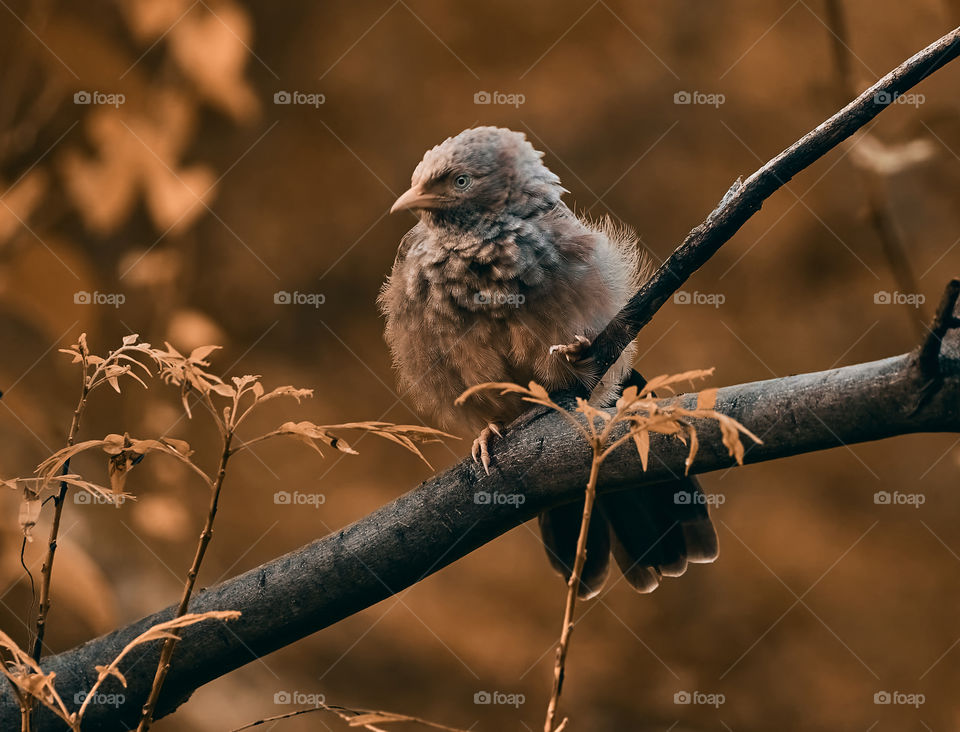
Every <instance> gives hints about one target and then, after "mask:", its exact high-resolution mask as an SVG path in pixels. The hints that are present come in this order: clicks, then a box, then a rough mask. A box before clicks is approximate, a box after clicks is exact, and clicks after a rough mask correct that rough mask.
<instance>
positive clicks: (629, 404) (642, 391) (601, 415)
mask: <svg viewBox="0 0 960 732" xmlns="http://www.w3.org/2000/svg"><path fill="white" fill-rule="evenodd" d="M712 374H713V369H706V370H696V371H686V372H684V373H681V374H674V375H667V374H663V375H661V376H657V377H656V378H654V379H651V380H650V381H648V382H647V383H646V384H644V386H643V387H642V388H639V389H638V388H637V387H636V386H631V387H628V388H626V389H624V390H623V394H622V395H621V396H620V398H619V399H618V400H617V403H616V405H615V407H614V410H613V412H612V413H611V412H608V411H605V410H603V409H599V408H597V407H595V406H594V405H592V404H590V402H589V401H587V400H586V399H582V398H578V399H577V402H576V408H575V410H574V411H573V412H571V411H569V410H567V409H564V408H563V407H561V406H560V405H559V404H557V403H556V402H554V401H553V400H552V399H551V398H550V395H549V394H548V393H547V390H546V389H544V388H543V387H542V386H540V385H539V384H537V383H536V382H534V381H531V382H530V383H529V384H528V385H527V386H525V387H524V386H520V385H519V384H513V383H510V382H490V383H485V384H478V385H477V386H474V387H471V388H470V389H467V390H466V391H465V392H464V393H463V394H461V395H460V396H459V397H458V398H457V404H463V403H464V402H465V401H466V400H467V399H469V398H470V397H471V396H473V395H475V394H478V393H481V392H484V391H491V390H497V391H499V392H500V394H501V395H505V394H516V395H519V396H520V398H521V399H522V400H523V401H525V402H529V403H531V404H538V405H540V406H543V407H547V408H548V409H552V410H554V411H556V412H558V413H559V414H560V415H561V416H563V418H564V419H565V420H566V421H567V422H569V423H570V424H571V425H572V426H573V428H574V429H575V430H576V431H577V432H578V433H579V434H580V435H581V436H582V437H583V438H584V439H585V440H586V441H587V443H588V444H589V445H590V448H591V450H592V453H593V455H592V461H591V465H590V477H589V479H588V481H587V486H586V491H585V494H584V502H583V516H582V520H581V523H580V534H579V537H578V539H577V550H576V557H575V559H574V563H573V567H572V569H571V571H570V577H569V579H568V582H567V597H566V602H565V604H564V611H563V619H562V622H561V632H560V641H559V643H558V645H557V653H556V659H555V662H554V677H553V689H552V691H551V694H550V700H549V702H548V704H547V715H546V720H545V722H544V731H545V732H562V731H563V730H564V729H565V728H566V726H567V722H568V721H569V720H568V719H567V718H564V719H563V720H562V721H561V722H560V723H559V724H558V725H556V726H554V722H555V720H556V716H557V708H558V706H559V702H560V692H561V689H562V687H563V679H564V675H565V667H566V658H567V651H568V650H569V647H570V637H571V633H572V631H573V627H574V610H575V607H576V602H577V588H578V587H579V585H580V577H581V573H582V571H583V567H584V564H585V562H586V556H587V534H588V532H589V530H590V521H591V515H592V512H593V506H594V502H595V500H596V495H597V480H598V473H599V470H600V465H601V464H602V463H603V461H604V459H605V458H606V457H608V456H609V455H610V454H611V453H612V452H613V451H614V450H616V449H617V448H618V447H619V446H620V445H622V444H623V443H625V442H627V441H632V442H633V443H634V445H635V446H636V448H637V453H638V454H639V456H640V462H641V464H642V466H643V469H644V470H646V469H647V463H648V461H649V458H650V434H651V433H656V434H662V435H670V436H673V437H676V438H677V439H679V440H680V441H681V442H683V444H685V445H687V446H688V448H689V449H688V452H687V457H686V460H685V473H689V472H690V466H691V465H692V464H693V459H694V458H695V457H696V455H697V450H698V448H699V445H700V443H699V438H698V434H697V427H696V424H695V423H694V422H693V420H695V419H711V420H714V421H716V422H717V424H718V425H719V427H720V431H721V435H722V438H723V444H724V446H725V447H726V448H727V451H728V452H729V454H730V456H731V457H732V458H734V459H735V460H736V461H737V463H738V464H743V455H744V448H743V443H742V442H741V440H740V435H741V434H743V435H746V436H747V437H749V438H751V439H752V440H753V441H754V442H757V443H759V442H761V440H760V438H759V437H757V436H756V435H754V434H753V433H752V432H751V431H750V430H748V429H747V428H746V427H744V426H743V425H742V424H740V423H739V422H738V421H737V420H735V419H733V418H731V417H729V416H727V415H725V414H723V413H722V412H718V411H717V410H716V409H714V407H715V406H716V401H717V390H716V389H707V390H704V391H701V392H699V393H698V394H697V403H696V406H695V407H694V408H693V409H688V408H686V407H683V406H682V405H681V404H679V403H678V401H677V400H669V401H666V402H663V401H660V400H658V399H657V398H656V397H655V393H656V390H658V389H663V390H666V391H669V392H670V393H675V392H674V386H675V385H676V384H679V383H684V382H689V383H690V384H691V386H692V385H693V383H694V380H695V379H702V378H704V377H707V376H711V375H712Z"/></svg>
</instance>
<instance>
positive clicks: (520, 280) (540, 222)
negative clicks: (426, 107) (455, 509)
mask: <svg viewBox="0 0 960 732" xmlns="http://www.w3.org/2000/svg"><path fill="white" fill-rule="evenodd" d="M542 158H543V153H540V152H537V151H536V150H535V149H534V148H533V146H532V145H531V144H530V143H529V142H528V141H527V139H526V137H525V136H524V135H523V134H522V133H520V132H514V131H512V130H508V129H503V128H497V127H476V128H472V129H467V130H464V131H463V132H461V133H460V134H459V135H457V136H456V137H451V138H448V139H447V140H445V141H444V142H442V143H441V144H439V145H437V146H436V147H434V148H432V149H431V150H428V151H427V152H426V154H425V155H424V157H423V160H422V161H421V162H420V164H419V165H417V167H416V169H415V170H414V172H413V178H412V181H411V187H410V189H409V190H408V191H407V192H406V193H404V194H403V195H402V196H400V198H398V199H397V201H396V202H395V203H394V204H393V207H392V208H391V209H390V210H391V212H395V211H401V210H407V209H409V210H412V211H415V212H416V213H417V215H418V217H419V219H420V220H419V223H417V224H416V226H414V227H413V228H412V229H411V230H410V231H409V232H407V234H406V235H405V236H404V237H403V240H402V241H401V243H400V247H399V250H398V252H397V258H396V260H395V262H394V264H393V271H392V273H391V274H390V276H389V278H388V279H387V281H386V283H385V284H384V286H383V289H382V291H381V293H380V297H379V304H380V307H381V309H382V311H383V313H384V315H385V316H386V330H385V334H384V337H385V338H386V341H387V343H388V344H389V346H390V349H391V351H392V353H393V360H394V364H395V366H396V368H397V371H398V373H399V382H400V386H401V390H402V393H405V394H408V395H412V397H413V399H414V401H415V403H416V406H417V408H418V409H419V410H421V411H422V412H423V413H425V414H426V415H429V417H431V418H433V419H435V420H438V421H439V422H440V423H441V424H442V425H443V426H444V427H446V428H454V429H455V428H458V427H459V428H469V429H471V430H473V431H474V434H476V432H477V431H479V433H480V434H479V437H477V439H476V440H475V441H474V446H473V456H474V459H475V460H478V461H480V462H482V463H483V466H484V468H485V469H487V470H488V472H489V466H490V462H491V456H490V443H491V442H492V440H493V439H494V436H499V435H500V432H501V429H502V428H503V426H504V425H506V424H508V423H509V422H511V421H512V420H513V419H515V418H516V417H518V416H519V415H520V414H521V413H522V412H524V411H525V410H526V408H527V407H529V405H528V404H526V403H525V402H522V401H521V400H520V399H519V398H518V397H515V396H498V395H496V394H492V393H486V394H485V395H483V396H478V397H476V398H473V399H471V400H469V401H468V402H467V403H466V404H465V405H464V406H462V407H457V406H455V405H454V400H455V399H456V398H457V397H458V396H459V395H460V394H461V393H462V392H463V391H464V390H465V389H467V388H468V387H470V386H473V385H474V384H479V383H481V382H488V381H512V382H516V383H519V384H526V383H527V382H528V381H531V380H533V381H536V382H537V383H539V384H541V385H542V386H544V387H545V388H546V389H547V390H549V391H553V390H556V389H561V388H564V387H568V386H571V385H573V384H574V383H576V381H577V379H578V378H579V374H578V371H580V370H589V369H590V368H591V362H590V361H589V360H587V359H581V358H580V355H581V352H582V351H583V349H584V347H585V346H588V345H589V343H590V339H592V338H594V337H595V336H596V335H597V334H598V333H599V332H600V331H601V330H602V329H603V328H604V327H605V326H606V325H607V323H608V322H610V320H611V319H612V318H613V317H614V316H615V315H616V314H617V312H618V311H619V310H620V308H621V307H622V306H623V305H624V304H625V303H626V302H627V300H628V299H629V298H630V296H631V295H632V294H633V292H634V291H635V290H636V289H637V287H638V286H639V285H640V284H641V281H642V280H643V279H644V278H645V276H646V275H645V273H644V271H643V270H644V268H643V267H641V261H640V256H639V253H638V249H637V247H636V241H635V238H634V236H633V235H632V233H631V232H629V231H628V230H625V229H622V228H618V227H616V226H614V225H613V224H612V223H611V222H610V221H609V219H607V220H604V221H601V222H599V223H594V222H590V221H587V220H584V219H581V218H579V217H577V216H576V215H575V214H574V213H573V212H572V211H571V210H570V209H569V208H568V207H567V205H566V204H565V203H564V202H563V201H562V200H561V197H562V196H563V194H564V193H566V192H567V191H566V189H564V188H563V187H562V186H561V185H560V179H559V178H558V177H557V176H556V175H554V173H552V172H551V171H550V170H549V169H548V168H547V167H546V165H544V163H543V160H542ZM634 351H635V347H634V345H633V344H631V346H630V347H629V348H627V349H626V351H625V352H624V354H623V356H622V357H621V358H620V360H619V361H618V362H617V364H615V366H614V367H613V368H612V369H611V370H610V371H609V372H608V374H607V375H606V376H605V377H604V379H603V381H602V382H601V383H600V384H599V385H598V387H597V388H596V390H595V391H594V393H593V395H592V397H591V398H592V399H593V400H594V401H598V402H602V401H603V400H607V399H610V398H615V397H616V396H617V393H618V390H619V389H620V388H622V387H623V385H624V384H625V383H628V382H630V383H642V377H640V376H639V374H636V372H632V370H631V363H632V359H633V357H634ZM494 457H495V456H494ZM597 505H598V508H599V510H597V511H595V512H594V515H593V520H592V522H591V526H590V531H589V533H588V544H587V564H586V566H585V567H584V572H583V576H582V579H581V585H580V587H579V588H578V591H579V593H580V594H581V595H582V596H585V597H589V596H592V595H594V594H596V593H597V592H599V590H600V588H601V587H602V585H603V582H604V579H605V577H606V575H607V571H608V567H609V557H610V553H611V550H612V553H613V556H614V557H615V559H616V561H617V563H618V564H619V566H620V569H621V570H622V571H623V573H624V575H625V576H626V578H627V580H628V581H629V582H630V584H631V585H632V586H633V587H634V588H636V589H637V590H639V591H641V592H650V591H652V590H654V589H655V588H656V587H657V586H658V585H659V583H660V579H661V577H662V576H664V575H666V576H678V575H680V574H683V572H684V571H685V570H686V567H687V563H688V562H711V561H713V560H714V559H715V558H716V556H717V537H716V532H715V531H714V528H713V525H712V524H711V522H710V517H709V515H708V513H707V507H706V504H705V501H704V500H703V493H702V491H701V490H700V487H699V485H697V483H696V482H695V481H694V480H693V479H692V478H690V479H679V480H677V481H676V482H672V483H670V484H664V485H662V486H653V487H650V486H648V487H644V488H643V489H637V490H624V491H617V492H615V493H607V494H603V495H601V496H600V497H599V499H598V503H597ZM582 511H583V500H582V499H581V500H580V501H579V502H574V503H572V504H568V505H564V506H560V507H558V508H556V509H551V510H550V511H548V512H546V513H544V514H543V515H541V516H540V528H541V534H542V537H543V541H544V544H545V545H546V548H547V555H548V557H549V559H550V562H551V564H552V565H553V566H554V568H555V569H556V570H557V571H559V572H560V573H561V574H562V575H563V576H564V578H565V579H567V580H569V577H570V572H571V568H572V566H573V562H574V558H575V555H576V545H577V537H578V535H579V530H580V523H581V515H582Z"/></svg>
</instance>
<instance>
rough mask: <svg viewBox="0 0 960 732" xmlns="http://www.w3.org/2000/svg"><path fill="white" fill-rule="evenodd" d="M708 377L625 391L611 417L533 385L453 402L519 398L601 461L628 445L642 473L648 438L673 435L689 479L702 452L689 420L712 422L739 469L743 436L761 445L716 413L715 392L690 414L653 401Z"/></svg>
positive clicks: (497, 386)
mask: <svg viewBox="0 0 960 732" xmlns="http://www.w3.org/2000/svg"><path fill="white" fill-rule="evenodd" d="M712 375H713V369H712V368H711V369H699V370H694V371H685V372H683V373H680V374H672V375H668V374H662V375H660V376H657V377H655V378H653V379H651V380H650V381H648V382H647V383H646V384H645V385H644V386H643V388H641V389H638V388H637V387H636V386H630V387H627V388H626V389H624V390H623V394H622V395H621V397H620V398H619V399H618V400H617V403H616V405H615V407H614V411H613V412H612V413H611V412H608V411H605V410H603V409H599V408H597V407H595V406H594V405H592V404H590V402H588V401H587V400H586V399H581V398H578V399H577V406H576V410H575V412H577V413H579V414H580V415H581V417H580V418H578V417H577V416H576V414H574V413H573V412H570V411H568V410H566V409H564V408H563V407H561V406H560V405H559V404H557V403H556V402H554V401H553V400H552V399H551V398H550V395H549V394H548V393H547V390H546V389H544V388H543V387H542V386H540V385H539V384H537V383H536V382H533V381H531V382H530V383H529V384H528V385H527V386H520V385H519V384H513V383H508V382H490V383H486V384H478V385H476V386H473V387H471V388H470V389H467V390H466V391H465V392H464V393H463V394H461V395H460V396H459V397H458V398H457V404H463V403H464V402H465V401H466V400H467V399H469V398H470V397H471V396H473V395H474V394H477V393H479V392H483V391H491V390H499V392H500V393H501V394H517V395H519V396H520V398H521V399H523V401H525V402H530V403H531V404H539V405H540V406H544V407H548V408H550V409H553V410H554V411H556V412H558V413H559V414H561V415H562V416H563V417H564V419H566V421H567V422H569V423H570V424H571V425H572V426H573V427H574V429H576V431H577V432H578V433H579V434H580V435H581V436H582V437H583V438H584V439H585V440H586V441H587V442H588V443H589V444H590V445H591V446H593V447H594V448H595V451H596V452H597V454H598V455H599V458H600V460H603V458H605V457H607V456H608V455H609V454H610V453H611V452H612V451H613V450H615V449H616V448H618V447H619V446H620V445H622V444H623V443H624V442H627V441H628V440H632V441H633V443H634V445H636V448H637V452H638V453H639V455H640V462H641V463H642V465H643V469H644V470H646V469H647V461H648V460H649V456H650V434H651V433H657V434H662V435H672V436H674V437H676V438H677V439H679V440H680V441H681V442H683V444H685V445H688V446H689V451H688V453H687V459H686V461H685V466H686V471H687V472H688V473H689V471H690V466H691V465H692V464H693V459H694V458H695V457H696V455H697V450H698V449H699V446H700V442H699V439H698V436H697V427H696V425H695V424H694V423H693V422H692V421H691V420H692V419H711V420H714V421H716V423H717V425H718V426H719V427H720V432H721V435H722V437H723V444H724V446H725V447H726V448H727V451H728V452H729V454H730V457H732V458H734V459H735V460H736V461H737V463H738V464H743V454H744V447H743V443H742V442H741V440H740V435H741V434H743V435H746V436H747V437H749V438H750V439H751V440H753V441H754V442H756V443H761V442H762V440H761V439H760V438H759V437H757V436H756V435H755V434H753V433H752V432H751V431H750V430H748V429H747V428H746V427H744V426H743V425H742V424H740V423H739V422H738V421H737V420H735V419H733V418H732V417H729V416H727V415H725V414H723V413H722V412H718V411H717V410H716V409H714V406H715V405H716V401H717V390H716V389H705V390H703V391H701V392H699V393H698V395H697V405H696V407H695V408H694V409H687V408H685V407H683V406H681V405H680V404H679V403H677V402H676V401H671V402H667V403H663V402H662V401H660V400H658V399H657V398H656V396H655V394H656V392H657V391H658V390H666V391H669V392H670V393H675V390H674V386H675V385H676V384H680V383H690V384H691V385H693V383H694V380H696V379H702V378H706V377H708V376H712ZM620 426H625V430H624V433H623V434H618V430H617V428H618V427H620Z"/></svg>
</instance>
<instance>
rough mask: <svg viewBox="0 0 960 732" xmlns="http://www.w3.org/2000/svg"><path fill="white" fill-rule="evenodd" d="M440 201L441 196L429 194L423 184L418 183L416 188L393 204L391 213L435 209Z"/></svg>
mask: <svg viewBox="0 0 960 732" xmlns="http://www.w3.org/2000/svg"><path fill="white" fill-rule="evenodd" d="M439 200H440V196H438V195H437V194H435V193H427V192H426V191H425V190H424V189H423V184H421V183H418V184H417V185H415V186H411V188H410V190H408V191H407V192H406V193H404V194H403V195H402V196H400V198H398V199H397V200H396V201H394V202H393V205H392V206H391V207H390V213H396V212H397V211H403V210H405V209H415V208H433V207H434V206H435V205H436V204H437V202H438V201H439Z"/></svg>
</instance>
